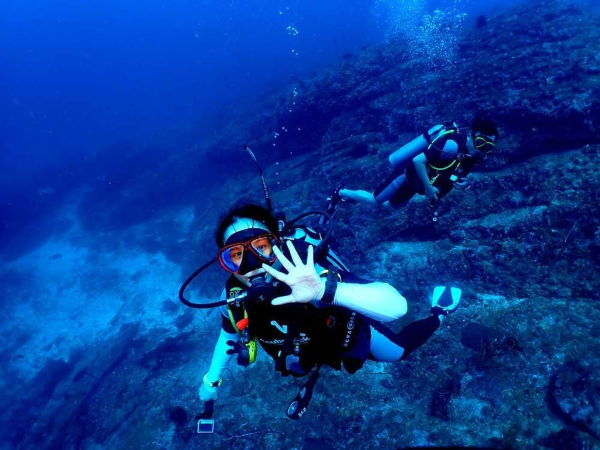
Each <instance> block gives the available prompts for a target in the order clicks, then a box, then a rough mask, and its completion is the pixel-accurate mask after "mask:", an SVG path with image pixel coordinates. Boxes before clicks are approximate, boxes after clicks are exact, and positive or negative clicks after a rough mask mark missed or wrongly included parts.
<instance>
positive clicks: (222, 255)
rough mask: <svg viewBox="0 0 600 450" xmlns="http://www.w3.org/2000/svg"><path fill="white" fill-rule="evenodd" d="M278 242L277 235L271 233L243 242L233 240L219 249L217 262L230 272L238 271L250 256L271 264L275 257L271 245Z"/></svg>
mask: <svg viewBox="0 0 600 450" xmlns="http://www.w3.org/2000/svg"><path fill="white" fill-rule="evenodd" d="M278 243H279V240H278V239H277V236H275V235H274V234H271V233H265V234H261V235H259V236H255V237H253V238H251V239H248V240H247V241H244V242H235V243H232V244H229V245H226V246H225V247H223V248H222V249H221V250H219V262H220V263H221V266H222V267H223V269H225V270H226V271H228V272H231V273H239V272H240V269H241V268H242V266H243V265H244V261H245V260H247V259H248V258H252V256H254V257H256V258H257V259H258V260H259V261H260V262H263V263H266V264H273V263H274V262H275V260H276V259H277V257H276V256H275V253H274V252H273V246H274V245H277V244H278Z"/></svg>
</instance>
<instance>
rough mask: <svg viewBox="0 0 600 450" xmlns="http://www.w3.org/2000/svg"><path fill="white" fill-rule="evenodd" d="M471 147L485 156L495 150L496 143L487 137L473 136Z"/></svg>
mask: <svg viewBox="0 0 600 450" xmlns="http://www.w3.org/2000/svg"><path fill="white" fill-rule="evenodd" d="M473 146H474V147H475V148H476V149H477V150H480V151H482V152H484V153H485V154H486V155H489V154H490V153H492V152H493V151H494V150H495V149H496V143H495V142H494V141H492V140H491V139H490V138H489V137H488V136H481V135H480V136H473Z"/></svg>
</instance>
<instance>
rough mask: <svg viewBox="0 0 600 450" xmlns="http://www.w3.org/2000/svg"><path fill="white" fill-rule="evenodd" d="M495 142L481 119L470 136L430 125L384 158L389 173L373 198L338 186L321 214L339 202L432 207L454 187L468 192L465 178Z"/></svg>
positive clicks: (495, 136)
mask: <svg viewBox="0 0 600 450" xmlns="http://www.w3.org/2000/svg"><path fill="white" fill-rule="evenodd" d="M498 137H499V135H498V128H497V127H496V125H495V123H494V122H493V121H492V120H490V119H489V118H486V117H482V116H478V117H477V118H476V119H475V120H474V121H473V123H472V124H471V127H470V132H467V130H466V129H464V128H459V127H458V125H456V123H452V124H446V125H436V126H435V127H433V128H430V129H429V130H427V131H425V132H424V133H423V134H422V135H420V136H419V137H417V138H415V139H413V140H412V141H410V142H409V143H408V144H406V145H404V146H402V147H401V148H400V149H398V150H396V151H395V152H394V153H392V154H391V155H390V156H389V161H390V164H391V165H392V167H393V168H394V171H393V172H392V174H391V175H390V176H389V177H388V179H387V180H385V182H384V183H383V184H381V185H380V186H379V187H378V188H377V189H376V190H375V192H374V193H370V192H367V191H362V190H355V191H354V190H350V189H343V188H342V185H340V186H338V188H337V189H336V190H335V192H334V194H333V195H332V196H331V197H330V198H329V199H328V201H329V203H328V205H327V208H326V211H327V212H328V213H329V214H331V215H333V214H335V212H336V211H337V208H339V205H340V202H342V201H343V200H354V201H357V202H361V203H370V204H373V205H382V206H384V207H387V208H399V207H401V206H403V205H404V204H406V202H408V201H409V200H410V199H411V198H412V197H413V196H414V195H415V194H421V195H426V196H427V197H428V198H429V199H430V201H431V202H432V204H435V203H436V202H437V201H438V200H439V199H441V198H443V197H444V196H446V195H447V194H448V193H449V192H450V191H451V190H452V189H453V188H454V187H458V188H462V189H466V188H467V187H468V186H469V182H468V180H467V178H466V176H467V175H468V174H469V173H470V172H471V170H472V169H473V167H474V166H475V164H477V163H478V162H481V161H483V160H484V159H485V158H486V155H488V154H490V153H491V152H492V151H494V149H495V148H496V141H497V140H498Z"/></svg>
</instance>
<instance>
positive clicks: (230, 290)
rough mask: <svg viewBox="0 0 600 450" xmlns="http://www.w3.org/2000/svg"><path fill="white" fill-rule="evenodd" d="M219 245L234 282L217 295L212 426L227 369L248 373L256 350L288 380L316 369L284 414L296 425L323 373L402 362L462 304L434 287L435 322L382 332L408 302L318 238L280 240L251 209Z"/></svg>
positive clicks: (230, 217)
mask: <svg viewBox="0 0 600 450" xmlns="http://www.w3.org/2000/svg"><path fill="white" fill-rule="evenodd" d="M215 237H216V241H217V246H218V248H219V250H218V261H219V262H220V264H221V266H222V268H223V269H224V270H225V271H227V272H228V273H229V274H230V276H229V278H228V280H227V282H226V284H225V289H224V290H223V292H222V295H221V303H220V304H221V305H222V306H221V332H220V336H219V338H218V340H217V343H216V346H215V350H214V354H213V357H212V361H211V364H210V368H209V369H208V371H207V372H206V374H205V375H204V377H203V380H202V384H201V386H200V390H199V395H200V399H201V400H202V401H203V402H205V409H206V410H209V412H208V413H207V412H206V410H205V413H203V414H204V416H202V415H200V416H199V417H200V419H201V421H202V418H203V417H204V419H210V417H211V416H212V411H213V410H212V408H213V406H212V405H213V402H214V401H215V400H216V399H217V392H218V388H219V386H220V385H221V382H222V374H223V372H224V370H225V368H226V366H227V364H228V363H229V361H230V360H231V359H232V358H233V356H234V355H237V362H238V364H240V365H242V366H247V365H249V364H251V363H252V362H254V360H255V358H256V353H257V343H258V344H260V346H261V347H262V348H263V349H264V351H265V352H266V353H267V354H268V355H269V356H270V357H271V358H273V360H274V361H275V370H276V371H279V372H281V373H282V375H284V376H285V375H292V376H297V377H301V376H305V375H307V374H309V373H310V372H311V370H313V369H315V370H314V371H313V374H312V375H311V377H310V379H309V381H308V382H307V383H306V384H305V385H304V386H303V387H302V388H301V389H300V391H299V393H298V395H297V396H296V398H295V399H294V400H293V401H292V402H291V403H290V406H289V407H288V410H287V416H288V417H289V418H290V419H299V418H300V417H302V415H303V414H304V413H305V412H306V407H307V406H308V402H309V401H310V397H311V396H312V389H313V387H314V385H315V382H316V378H317V377H318V373H319V369H320V367H321V366H323V365H327V366H330V367H332V368H334V369H336V370H341V368H342V366H343V367H344V368H345V370H346V371H347V372H349V373H351V374H352V373H355V372H356V371H357V370H359V369H360V368H361V367H362V366H363V364H364V362H365V360H367V359H369V360H373V361H377V362H396V361H401V360H403V359H405V358H406V357H407V356H408V355H410V354H411V353H412V352H413V351H415V350H416V349H417V348H418V347H420V346H421V345H423V344H424V343H425V342H426V341H427V340H428V339H429V338H430V337H431V336H432V335H433V333H434V332H435V331H436V330H437V329H438V327H439V326H440V324H441V322H442V321H443V320H444V318H445V316H446V315H448V314H450V313H452V312H454V311H455V310H456V308H457V307H458V304H459V301H460V293H461V292H460V289H458V288H454V287H452V288H450V287H448V288H446V287H437V288H436V289H435V290H434V294H433V299H432V307H431V314H430V315H429V317H427V318H425V319H422V320H418V321H416V322H413V323H411V324H409V325H408V326H406V327H405V328H404V329H403V330H402V331H400V332H399V333H396V332H393V331H391V330H390V329H388V328H387V327H386V326H384V324H383V322H389V321H392V320H396V319H399V318H401V317H402V316H404V315H405V314H406V310H407V303H406V300H405V298H404V297H403V296H402V295H400V293H399V292H398V291H397V290H396V289H395V288H394V287H392V286H391V285H389V284H387V283H382V282H372V281H367V280H364V279H362V278H360V277H359V276H357V275H355V274H353V273H351V272H350V271H348V269H347V268H346V267H345V266H344V265H343V264H342V263H341V262H339V259H338V258H337V256H336V255H335V254H333V252H332V251H331V250H330V249H329V248H328V246H322V245H320V244H321V242H320V236H319V233H317V232H315V231H314V230H312V229H310V228H308V227H295V228H294V229H292V230H288V232H282V231H281V229H280V226H278V221H277V219H276V218H275V217H274V215H273V214H272V213H271V212H270V211H269V210H267V209H265V208H263V207H261V206H258V205H253V204H245V205H242V206H240V207H237V208H235V209H233V210H231V211H230V212H229V213H228V214H226V215H225V216H224V217H223V218H222V220H221V221H220V222H219V224H218V227H217V230H216V233H215ZM183 289H185V284H184V286H183V287H182V290H183ZM180 298H181V296H180ZM238 299H240V300H238ZM182 301H183V300H182ZM186 301H187V300H186ZM184 303H185V302H184ZM224 303H226V304H224ZM186 304H187V303H186ZM215 304H217V303H214V304H212V305H215ZM209 406H210V408H209ZM200 426H201V425H200V422H199V425H198V427H199V428H198V430H199V432H200ZM213 427H214V423H213ZM208 432H210V428H209V431H208Z"/></svg>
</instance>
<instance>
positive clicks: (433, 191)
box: [413, 153, 438, 200]
mask: <svg viewBox="0 0 600 450" xmlns="http://www.w3.org/2000/svg"><path fill="white" fill-rule="evenodd" d="M413 165H414V166H415V171H416V172H417V176H418V177H419V180H420V181H421V184H423V187H424V188H425V194H426V195H427V197H429V198H430V199H432V200H437V194H438V190H437V188H435V187H434V186H432V185H431V182H430V181H429V175H428V174H427V158H426V157H425V153H419V154H418V155H417V156H415V157H414V158H413Z"/></svg>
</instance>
